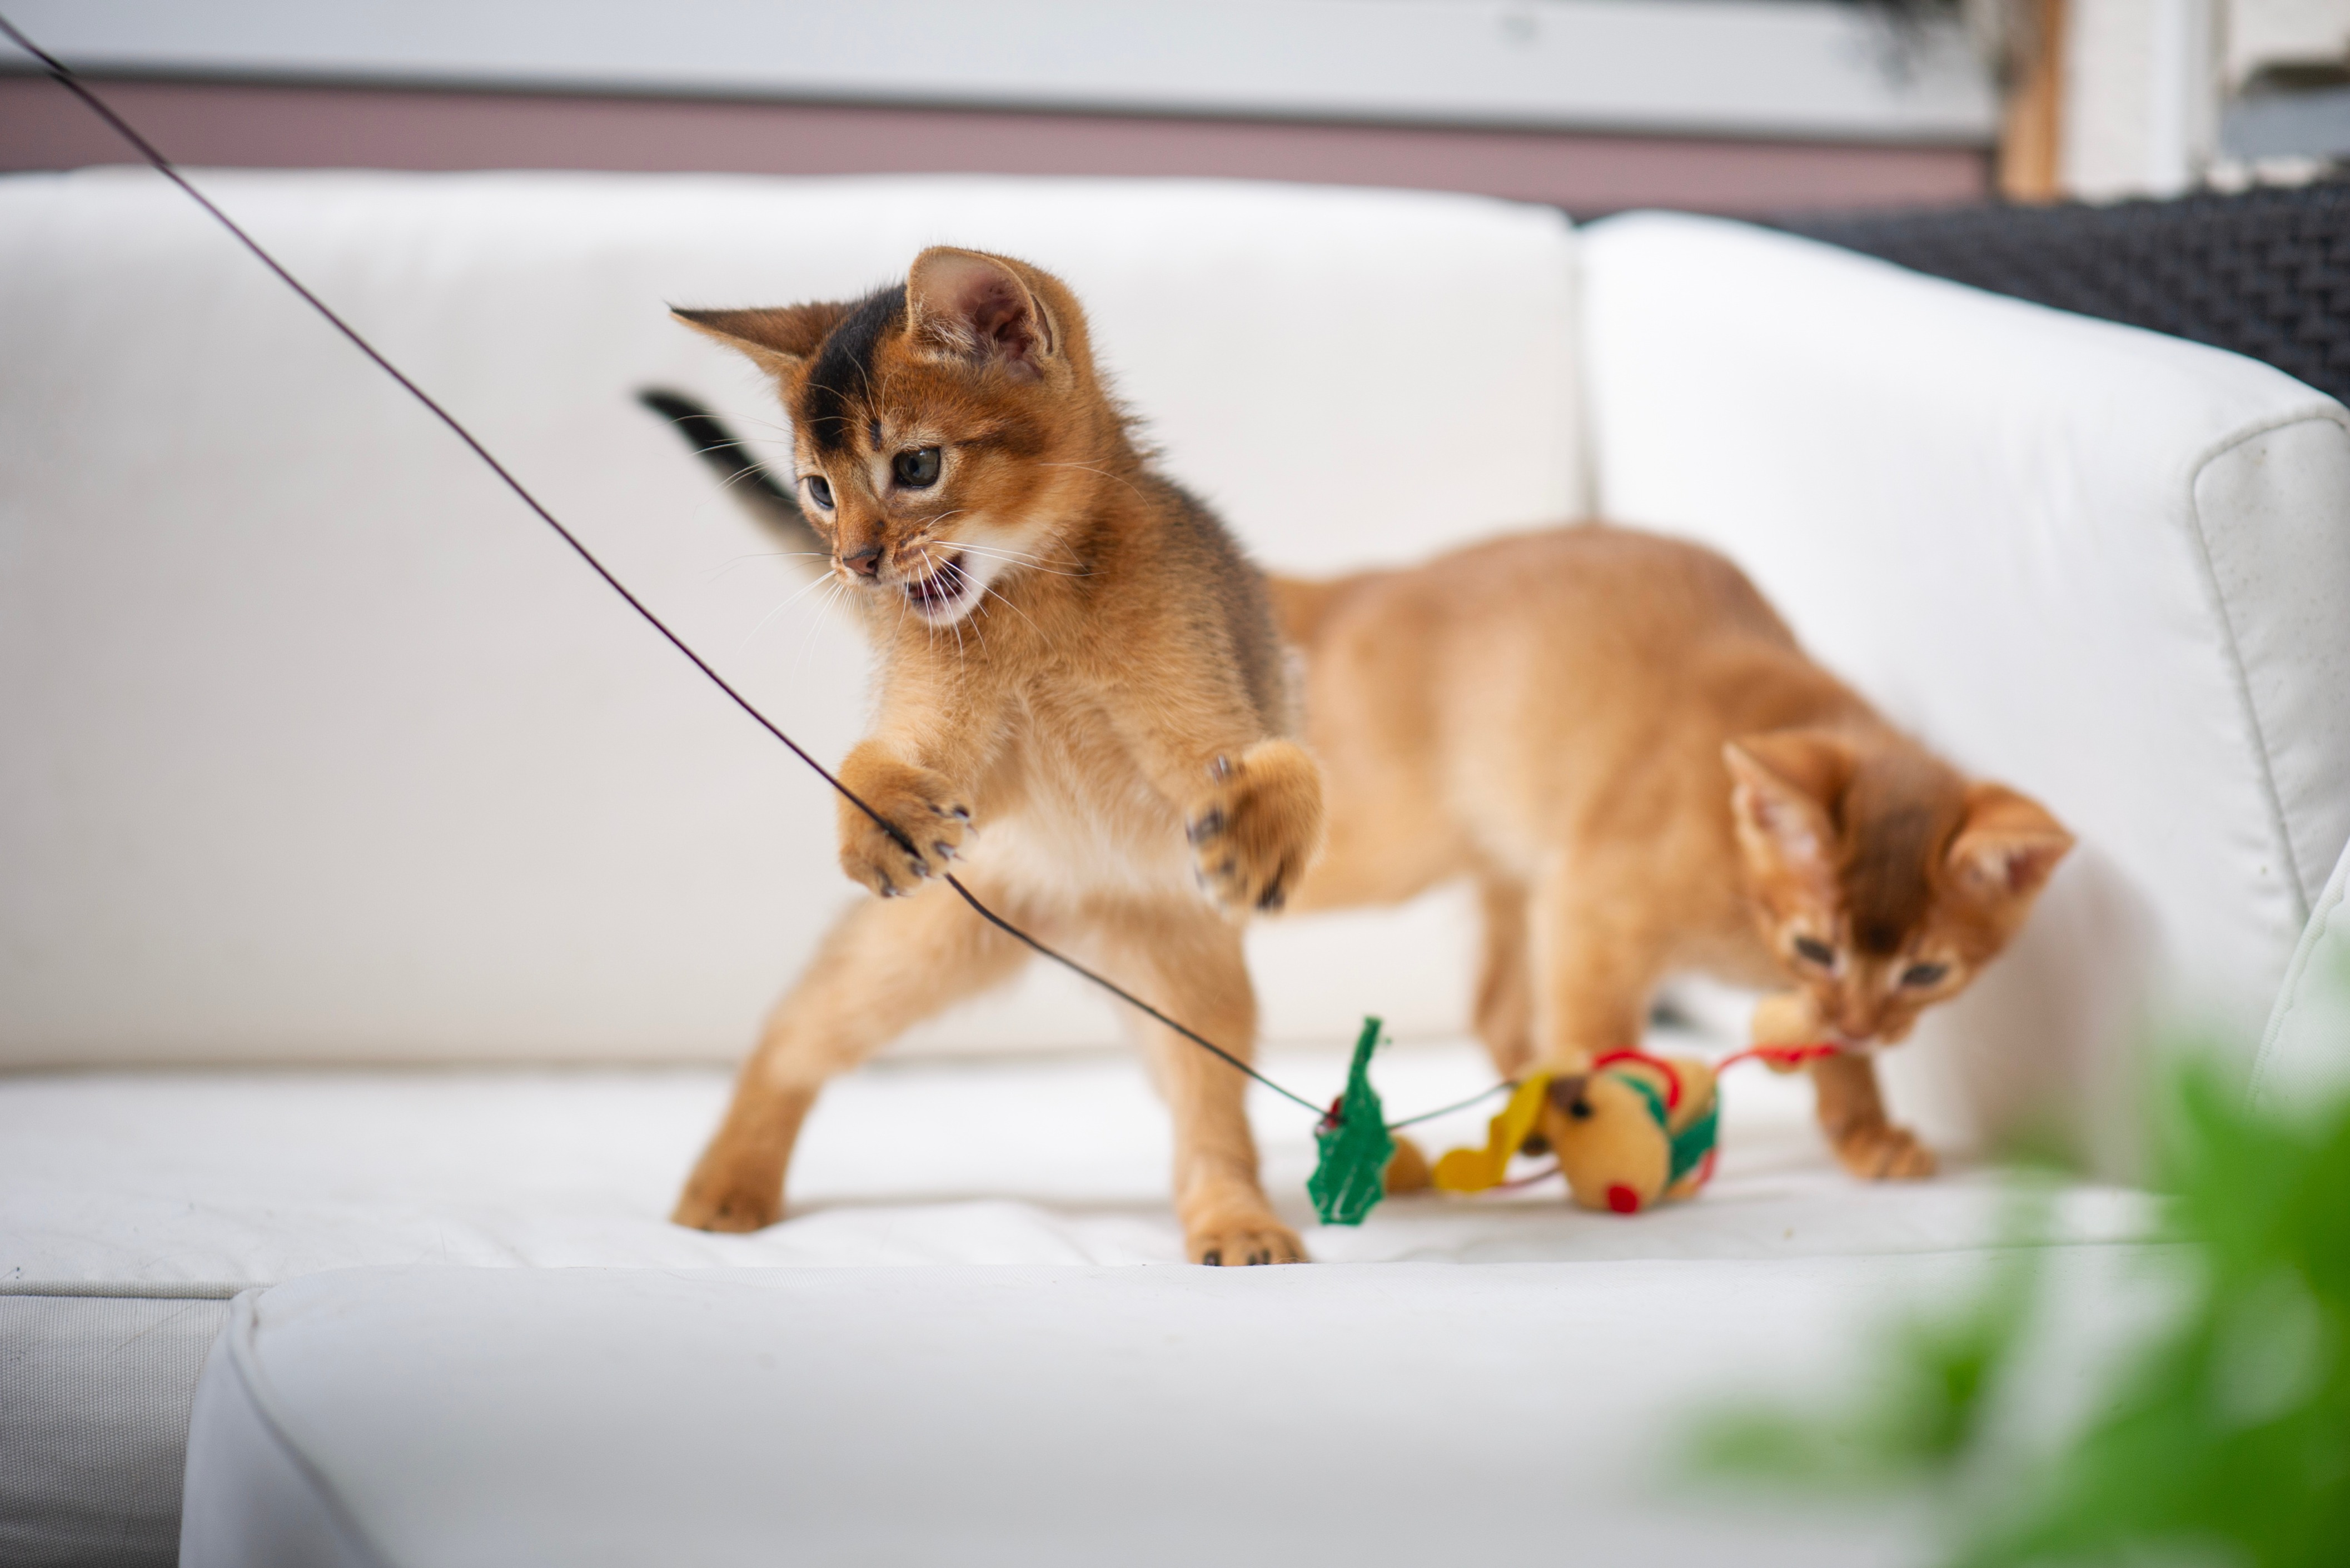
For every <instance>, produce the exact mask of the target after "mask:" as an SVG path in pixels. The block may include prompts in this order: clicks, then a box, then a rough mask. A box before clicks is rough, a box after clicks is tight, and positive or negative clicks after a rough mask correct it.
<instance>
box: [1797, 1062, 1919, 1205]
mask: <svg viewBox="0 0 2350 1568" xmlns="http://www.w3.org/2000/svg"><path fill="white" fill-rule="evenodd" d="M1812 1087H1813V1090H1814V1093H1816V1094H1817V1095H1818V1096H1819V1114H1820V1130H1821V1131H1822V1132H1824V1133H1825V1134H1826V1135H1827V1139H1828V1145H1829V1147H1832V1148H1834V1149H1835V1156H1836V1159H1837V1161H1838V1163H1840V1164H1842V1165H1843V1167H1844V1168H1845V1169H1846V1170H1848V1171H1850V1172H1851V1173H1852V1174H1853V1175H1855V1176H1857V1177H1859V1178H1861V1179H1863V1180H1866V1181H1886V1180H1896V1181H1905V1180H1916V1179H1918V1178H1920V1177H1926V1176H1931V1175H1933V1174H1934V1151H1933V1150H1932V1149H1929V1148H1928V1147H1926V1146H1925V1145H1924V1144H1922V1143H1920V1142H1918V1135H1917V1134H1915V1133H1913V1132H1911V1131H1910V1130H1909V1129H1908V1127H1895V1126H1894V1125H1893V1123H1892V1122H1891V1121H1890V1120H1888V1119H1887V1116H1886V1115H1885V1097H1884V1096H1882V1095H1880V1094H1879V1093H1877V1064H1876V1063H1874V1062H1872V1061H1870V1060H1869V1059H1868V1058H1867V1057H1866V1056H1860V1055H1849V1054H1848V1055H1843V1056H1827V1057H1823V1058H1822V1059H1821V1060H1819V1061H1817V1062H1814V1063H1813V1064H1812Z"/></svg>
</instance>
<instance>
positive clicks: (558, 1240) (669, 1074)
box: [0, 1044, 2149, 1293]
mask: <svg viewBox="0 0 2350 1568" xmlns="http://www.w3.org/2000/svg"><path fill="white" fill-rule="evenodd" d="M1269 1066H1270V1068H1271V1070H1273V1071H1274V1073H1275V1074H1276V1075H1279V1076H1281V1077H1282V1078H1283V1080H1284V1082H1287V1083H1291V1084H1293V1085H1295V1087H1296V1088H1298V1089H1299V1091H1300V1092H1301V1093H1304V1094H1305V1095H1307V1096H1308V1097H1316V1096H1320V1097H1327V1096H1330V1095H1332V1094H1335V1093H1336V1091H1337V1089H1338V1088H1339V1087H1340V1086H1341V1085H1342V1084H1343V1082H1344V1078H1345V1061H1344V1058H1343V1056H1342V1055H1340V1054H1336V1053H1317V1052H1305V1051H1295V1052H1280V1053H1275V1054H1273V1056H1272V1057H1271V1059H1270V1061H1269ZM1378 1079H1379V1082H1380V1084H1381V1085H1382V1089H1383V1092H1384V1093H1385V1094H1386V1096H1387V1098H1388V1106H1389V1110H1390V1113H1391V1114H1393V1115H1397V1116H1401V1115H1407V1114H1409V1113H1410V1112H1412V1111H1415V1110H1419V1109H1425V1108H1428V1107H1430V1106H1440V1105H1445V1104H1448V1103H1451V1101H1454V1100H1458V1099H1461V1098H1462V1097H1464V1096H1469V1095H1472V1094H1474V1093H1475V1092H1476V1091H1477V1090H1478V1089H1480V1088H1482V1087H1485V1086H1486V1085H1489V1084H1491V1082H1492V1072H1491V1069H1490V1068H1489V1067H1487V1066H1486V1064H1485V1063H1484V1060H1483V1057H1482V1053H1481V1052H1479V1051H1477V1050H1476V1049H1474V1048H1472V1047H1471V1046H1468V1045H1466V1044H1455V1045H1451V1046H1448V1047H1441V1048H1440V1047H1434V1046H1428V1047H1419V1048H1399V1049H1397V1050H1395V1051H1391V1052H1388V1053H1385V1054H1382V1056H1381V1057H1380V1060H1379V1064H1378ZM724 1096H725V1078H724V1076H723V1075H722V1074H720V1073H719V1072H717V1071H715V1070H707V1069H682V1068H675V1069H666V1070H636V1071H623V1070H615V1069H601V1070H596V1071H587V1070H578V1071H567V1072H549V1071H543V1070H542V1071H527V1070H524V1071H490V1070H468V1071H459V1072H445V1073H442V1072H430V1073H428V1072H414V1071H411V1072H405V1073H359V1072H349V1071H346V1072H336V1073H235V1072H219V1071H214V1072H205V1073H160V1072H148V1073H136V1074H127V1073H98V1074H72V1075H39V1076H28V1077H19V1078H13V1079H0V1288H6V1287H7V1286H8V1285H10V1284H15V1285H18V1286H22V1285H26V1284H41V1285H44V1286H66V1285H75V1284H88V1285H93V1286H105V1287H114V1286H120V1285H124V1284H130V1285H138V1286H148V1287H155V1288H168V1287H171V1286H174V1285H183V1284H192V1285H195V1286H200V1287H202V1288H203V1291H205V1292H206V1293H217V1292H220V1291H222V1290H224V1289H227V1288H234V1287H235V1286H241V1285H247V1284H256V1283H272V1282H278V1281H283V1280H287V1279H292V1278H294V1277H296V1276H297V1275H301V1274H306V1273H312V1272H318V1271H320V1270H325V1269H336V1268H352V1267H360V1266H366V1265H369V1264H378V1263H463V1264H472V1265H479V1266H484V1267H643V1268H706V1267H734V1266H761V1267H773V1266H779V1265H785V1264H811V1265H826V1266H839V1265H847V1264H885V1263H895V1264H914V1263H1088V1264H1094V1263H1098V1264H1123V1263H1157V1262H1175V1261H1177V1260H1179V1259H1180V1258H1181V1256H1182V1244H1181V1236H1180V1231H1179V1230H1178V1228H1177V1226H1176V1224H1175V1221H1174V1219H1173V1217H1172V1215H1171V1214H1170V1212H1169V1211H1168V1209H1167V1180H1168V1178H1167V1172H1168V1169H1169V1166H1170V1158H1171V1153H1170V1150H1171V1146H1170V1142H1169V1138H1168V1132H1167V1118H1166V1114H1165V1112H1164V1111H1163V1110H1162V1109H1161V1108H1160V1107H1159V1105H1158V1104H1157V1103H1156V1102H1155V1101H1154V1099H1153V1097H1152V1096H1151V1094H1150V1092H1149V1087H1148V1085H1147V1081H1146V1077H1145V1075H1144V1073H1143V1071H1142V1068H1141V1066H1140V1064H1139V1063H1138V1062H1137V1061H1135V1060H1134V1059H1132V1058H1129V1057H1126V1056H1122V1055H1106V1054H1105V1055H1096V1054H1075V1055H1068V1056H1061V1057H1051V1058H1040V1059H1035V1060H1032V1061H1028V1062H1025V1063H1022V1062H1014V1061H998V1062H967V1063H958V1062H938V1063H920V1062H906V1063H902V1064H883V1065H879V1066H877V1067H874V1068H871V1069H868V1070H867V1071H865V1072H862V1073H858V1074H852V1075H848V1076H847V1077H844V1078H842V1079H840V1080H839V1081H838V1082H837V1083H836V1084H835V1085H833V1086H832V1087H831V1088H829V1089H828V1090H827V1091H826V1095H825V1097H824V1100H823V1102H822V1103H821V1105H820V1106H818V1108H817V1110H816V1115H815V1116H814V1117H813V1118H812V1119H811V1121H810V1122H809V1124H808V1127H807V1130H806V1135H805V1136H804V1137H803V1138H802V1140H801V1144H800V1148H799V1151H798V1155H797V1157H796V1158H795V1162H794V1167H793V1173H792V1198H793V1202H794V1211H795V1217H794V1218H793V1219H792V1220H789V1221H788V1222H786V1223H785V1224H783V1225H781V1226H778V1227H775V1228H773V1229H770V1230H766V1231H760V1232H757V1233H756V1234H754V1235H750V1236H713V1235H709V1234H705V1233H704V1232H702V1231H687V1230H681V1229H680V1228H678V1227H676V1226H673V1225H671V1224H669V1223H668V1222H667V1220H666V1218H665V1216H666V1215H667V1213H668V1210H669V1206H670V1204H671V1201H673V1200H674V1199H675V1197H676V1193H677V1188H678V1186H679V1183H680V1182H681V1180H682V1179H683V1176H684V1173H685V1171H686V1170H687V1169H688V1168H689V1167H690V1166H691V1162H692V1158H693V1155H694V1153H695V1151H696V1150H697V1149H698V1148H699V1147H700V1146H701V1143H702V1139H703V1138H704V1137H707V1136H708V1134H709V1131H710V1129H711V1127H713V1126H714V1125H715V1124H716V1120H717V1116H718V1113H719V1111H720V1109H721V1108H722V1107H723V1103H724ZM1258 1096H1259V1103H1258V1104H1256V1106H1255V1107H1254V1110H1255V1120H1256V1122H1257V1124H1258V1127H1259V1132H1260V1137H1261V1139H1262V1144H1263V1153H1264V1162H1265V1181H1266V1187H1267V1189H1268V1190H1269V1191H1270V1192H1271V1193H1272V1194H1273V1195H1274V1201H1275V1203H1276V1205H1277V1206H1278V1207H1279V1208H1280V1209H1281V1210H1282V1211H1283V1213H1284V1216H1285V1217H1286V1218H1288V1219H1289V1220H1291V1221H1292V1222H1293V1223H1295V1224H1298V1225H1300V1226H1301V1227H1305V1229H1306V1231H1307V1237H1306V1239H1307V1242H1308V1245H1309V1246H1310V1247H1311V1248H1312V1249H1313V1250H1314V1251H1315V1254H1316V1255H1317V1256H1320V1257H1324V1258H1327V1259H1335V1260H1345V1261H1352V1262H1377V1261H1382V1260H1388V1261H1392V1260H1400V1259H1421V1260H1428V1261H1441V1260H1450V1261H1458V1262H1493V1261H1497V1260H1501V1259H1560V1258H1596V1257H1607V1258H1616V1257H1713V1258H1721V1257H1748V1256H1782V1255H1786V1254H1788V1253H1791V1252H1793V1253H1806V1254H1808V1253H1815V1252H1825V1253H1845V1252H1877V1251H1908V1250H1916V1249H1929V1248H1936V1247H1950V1246H1969V1245H1977V1244H1980V1243H1981V1242H1982V1241H1984V1240H1985V1239H1986V1238H1987V1237H1989V1236H1990V1235H1991V1234H1992V1232H1993V1231H1994V1230H1995V1228H1996V1222H1997V1209H1998V1205H1997V1201H1996V1184H1995V1183H1994V1182H1992V1181H1991V1180H1990V1179H1989V1178H1988V1177H1977V1178H1964V1177H1961V1178H1958V1179H1950V1180H1945V1181H1937V1182H1932V1183H1927V1184H1923V1185H1893V1186H1870V1185H1866V1184H1862V1183H1857V1182H1854V1181H1851V1180H1849V1179H1846V1177H1844V1176H1843V1175H1842V1174H1841V1173H1840V1172H1838V1171H1836V1170H1835V1168H1834V1167H1833V1165H1832V1162H1831V1161H1830V1160H1829V1159H1828V1158H1827V1156H1826V1154H1825V1150H1824V1148H1823V1147H1822V1145H1821V1144H1820V1141H1819V1138H1818V1135H1817V1134H1816V1133H1815V1132H1814V1131H1813V1130H1812V1128H1811V1127H1810V1125H1809V1112H1808V1100H1809V1090H1808V1087H1807V1086H1806V1085H1804V1084H1802V1083H1801V1082H1799V1081H1794V1080H1783V1079H1780V1078H1777V1077H1775V1076H1773V1075H1770V1074H1768V1073H1765V1072H1763V1071H1762V1070H1761V1069H1759V1068H1755V1067H1752V1066H1749V1067H1745V1068H1742V1069H1740V1070H1738V1072H1737V1073H1736V1074H1735V1075H1733V1076H1732V1077H1731V1079H1730V1080H1729V1081H1728V1083H1727V1084H1726V1085H1725V1089H1724V1097H1725V1105H1726V1115H1725V1130H1724V1133H1723V1149H1722V1164H1721V1175H1720V1177H1719V1178H1718V1179H1717V1180H1716V1182H1715V1184H1714V1185H1713V1187H1712V1188H1711V1189H1709V1190H1708V1193H1707V1195H1706V1197H1705V1199H1703V1200H1702V1201H1700V1202H1697V1203H1692V1204H1688V1205H1678V1206H1672V1207H1669V1208H1666V1209H1664V1210H1659V1211H1658V1212H1656V1213H1654V1214H1649V1215H1645V1216H1642V1217H1641V1218H1639V1219H1638V1220H1637V1221H1628V1222H1627V1221H1626V1220H1620V1219H1618V1218H1617V1217H1616V1216H1613V1215H1591V1214H1585V1213H1582V1212H1579V1211H1575V1210H1570V1209H1569V1208H1568V1207H1567V1206H1566V1205H1565V1204H1564V1203H1563V1202H1562V1201H1561V1200H1560V1192H1559V1189H1558V1187H1557V1186H1556V1184H1555V1182H1553V1183H1551V1184H1549V1185H1547V1186H1545V1187H1544V1188H1539V1189H1528V1190H1527V1191H1526V1192H1525V1193H1523V1194H1522V1195H1519V1196H1517V1197H1515V1198H1513V1199H1498V1198H1497V1199H1483V1200H1479V1201H1475V1202H1467V1201H1452V1200H1438V1199H1413V1200H1411V1201H1408V1202H1398V1203H1395V1204H1392V1205H1389V1206H1388V1207H1386V1208H1383V1209H1381V1210H1379V1211H1378V1213H1377V1215H1376V1216H1375V1218H1374V1220H1373V1222H1372V1223H1371V1224H1369V1225H1367V1226H1365V1227H1363V1228H1362V1229H1360V1230H1344V1229H1335V1230H1324V1229H1318V1228H1315V1227H1313V1225H1312V1212H1311V1210H1310V1209H1309V1208H1308V1207H1307V1205H1306V1202H1305V1176H1306V1173H1307V1172H1308V1171H1309V1170H1310V1169H1311V1168H1312V1167H1313V1159H1314V1141H1313V1118H1312V1117H1311V1116H1307V1115H1305V1113H1304V1112H1301V1111H1299V1110H1298V1109H1297V1108H1296V1107H1295V1106H1290V1105H1288V1104H1287V1103H1285V1102H1283V1101H1278V1100H1274V1099H1272V1098H1271V1097H1270V1096H1264V1095H1263V1091H1258ZM1491 1111H1492V1105H1491V1104H1487V1105H1484V1106H1479V1107H1476V1108H1472V1109H1471V1110H1468V1111H1464V1112H1461V1113H1459V1114H1457V1115H1455V1116H1451V1117H1449V1118H1446V1119H1445V1120H1443V1121H1441V1122H1438V1123H1434V1124H1430V1127H1428V1128H1426V1129H1424V1136H1425V1137H1426V1138H1427V1139H1428V1142H1429V1144H1430V1147H1433V1148H1441V1147H1450V1146H1451V1144H1452V1143H1466V1142H1471V1141H1477V1140H1479V1139H1481V1138H1482V1129H1483V1117H1484V1116H1486V1115H1488V1114H1490V1113H1491ZM2071 1201H2072V1202H2073V1203H2074V1205H2075V1207H2073V1208H2070V1209H2068V1210H2067V1211H2066V1219H2065V1227H2066V1231H2065V1233H2066V1234H2068V1235H2070V1236H2073V1237H2074V1238H2075V1239H2082V1240H2112V1239H2115V1238H2116V1237H2129V1236H2135V1235H2139V1234H2143V1233H2144V1231H2145V1227H2146V1225H2147V1222H2148V1219H2149V1217H2148V1215H2147V1211H2146V1210H2145V1209H2144V1207H2143V1205H2142V1203H2140V1202H2139V1201H2138V1200H2137V1199H2134V1198H2132V1197H2131V1196H2130V1195H2128V1194H2126V1193H2123V1192H2119V1191H2116V1190H2115V1189H2100V1188H2084V1189H2079V1190H2078V1191H2077V1192H2076V1194H2075V1195H2074V1199H2072V1200H2071Z"/></svg>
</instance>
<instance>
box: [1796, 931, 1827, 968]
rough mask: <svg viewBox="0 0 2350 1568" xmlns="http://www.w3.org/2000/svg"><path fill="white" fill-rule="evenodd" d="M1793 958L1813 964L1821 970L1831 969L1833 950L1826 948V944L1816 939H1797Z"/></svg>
mask: <svg viewBox="0 0 2350 1568" xmlns="http://www.w3.org/2000/svg"><path fill="white" fill-rule="evenodd" d="M1795 956H1796V957H1797V958H1799V959H1804V960H1806V961H1810V962H1812V963H1815V964H1817V965H1819V966H1820V967H1821V968H1822V969H1829V968H1832V967H1834V965H1835V949H1834V948H1832V947H1830V946H1828V945H1827V943H1825V942H1824V941H1822V940H1820V939H1819V938H1817V937H1797V938H1796V939H1795Z"/></svg>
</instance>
